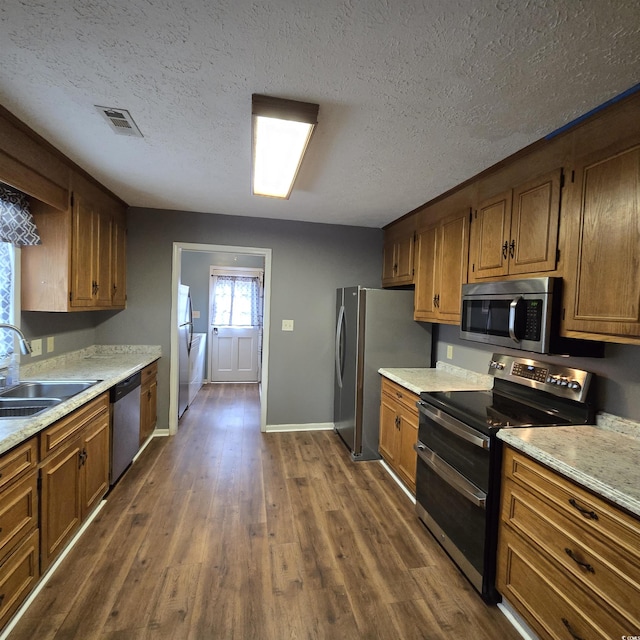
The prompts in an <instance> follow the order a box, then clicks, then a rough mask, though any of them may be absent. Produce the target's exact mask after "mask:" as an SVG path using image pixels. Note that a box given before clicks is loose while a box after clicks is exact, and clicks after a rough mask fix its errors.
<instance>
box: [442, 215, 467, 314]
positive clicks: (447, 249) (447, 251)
mask: <svg viewBox="0 0 640 640" xmlns="http://www.w3.org/2000/svg"><path fill="white" fill-rule="evenodd" d="M439 233H440V238H439V243H438V245H439V246H438V271H439V278H438V279H439V285H438V290H437V291H436V295H437V313H438V317H439V318H440V319H441V321H442V322H445V323H450V324H458V323H459V322H460V298H461V294H462V285H463V284H464V283H466V282H467V264H468V246H469V210H466V211H464V212H463V213H462V214H461V215H459V216H457V217H454V218H451V219H449V220H446V221H444V222H443V223H442V225H441V227H440V230H439Z"/></svg>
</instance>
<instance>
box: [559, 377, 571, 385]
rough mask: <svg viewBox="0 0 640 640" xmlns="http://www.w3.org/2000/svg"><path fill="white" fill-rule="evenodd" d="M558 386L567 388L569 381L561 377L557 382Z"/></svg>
mask: <svg viewBox="0 0 640 640" xmlns="http://www.w3.org/2000/svg"><path fill="white" fill-rule="evenodd" d="M558 384H559V385H560V386H561V387H566V386H568V385H569V380H568V378H564V377H562V378H560V381H559V382H558Z"/></svg>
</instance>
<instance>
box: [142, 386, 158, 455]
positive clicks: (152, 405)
mask: <svg viewBox="0 0 640 640" xmlns="http://www.w3.org/2000/svg"><path fill="white" fill-rule="evenodd" d="M157 399H158V383H157V380H156V379H155V378H154V379H153V380H151V381H150V382H149V383H148V384H146V385H145V386H143V387H142V388H141V389H140V444H141V445H142V444H143V443H144V442H145V441H146V440H147V438H148V437H149V436H150V435H151V434H152V433H153V430H154V429H155V428H156V422H157V420H158V414H157V402H158V400H157Z"/></svg>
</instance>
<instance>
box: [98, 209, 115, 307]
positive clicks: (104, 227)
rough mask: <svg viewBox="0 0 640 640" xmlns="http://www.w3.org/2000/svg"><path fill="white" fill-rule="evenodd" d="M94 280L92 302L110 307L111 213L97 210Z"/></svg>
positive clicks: (111, 288)
mask: <svg viewBox="0 0 640 640" xmlns="http://www.w3.org/2000/svg"><path fill="white" fill-rule="evenodd" d="M96 231H97V237H96V238H95V243H96V254H95V260H96V266H95V273H96V281H95V287H94V304H95V306H97V307H110V306H111V296H112V294H113V266H112V262H111V260H112V257H113V251H112V246H111V243H112V241H113V235H112V224H111V214H110V213H109V212H107V211H99V212H98V213H97V215H96Z"/></svg>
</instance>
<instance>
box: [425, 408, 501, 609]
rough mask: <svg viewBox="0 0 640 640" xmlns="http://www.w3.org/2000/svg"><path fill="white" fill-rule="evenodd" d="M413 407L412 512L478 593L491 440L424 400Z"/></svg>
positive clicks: (484, 552)
mask: <svg viewBox="0 0 640 640" xmlns="http://www.w3.org/2000/svg"><path fill="white" fill-rule="evenodd" d="M418 409H419V411H420V424H419V432H418V443H417V444H416V446H415V449H416V453H417V456H418V459H417V468H416V512H417V514H418V517H419V518H420V519H421V520H422V521H423V522H424V523H425V525H426V526H427V528H428V529H429V530H430V531H431V533H433V535H434V536H435V538H436V539H437V540H438V542H440V544H441V545H442V546H443V547H444V549H445V550H446V551H447V553H449V555H450V556H451V557H452V558H453V560H454V561H455V562H456V564H457V565H458V566H459V567H460V569H461V570H462V571H463V573H464V574H465V575H466V576H467V578H468V579H469V581H470V582H471V583H472V584H473V586H474V587H475V588H476V589H477V590H478V591H479V592H480V593H481V594H483V597H484V596H485V591H486V580H485V577H486V576H485V573H486V571H485V567H486V563H487V558H488V555H487V551H488V548H487V542H486V540H487V535H486V529H487V496H488V492H489V485H490V453H491V452H490V449H491V446H490V445H491V439H490V437H489V436H487V435H485V434H484V433H481V432H480V431H478V430H476V429H473V428H472V427H470V426H469V425H467V424H465V423H463V422H461V421H459V420H457V419H456V418H453V417H452V416H450V415H448V414H447V413H444V412H443V411H441V410H440V409H438V408H436V407H433V406H432V405H430V404H428V403H426V402H424V401H421V402H419V403H418ZM490 573H491V572H490Z"/></svg>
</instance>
